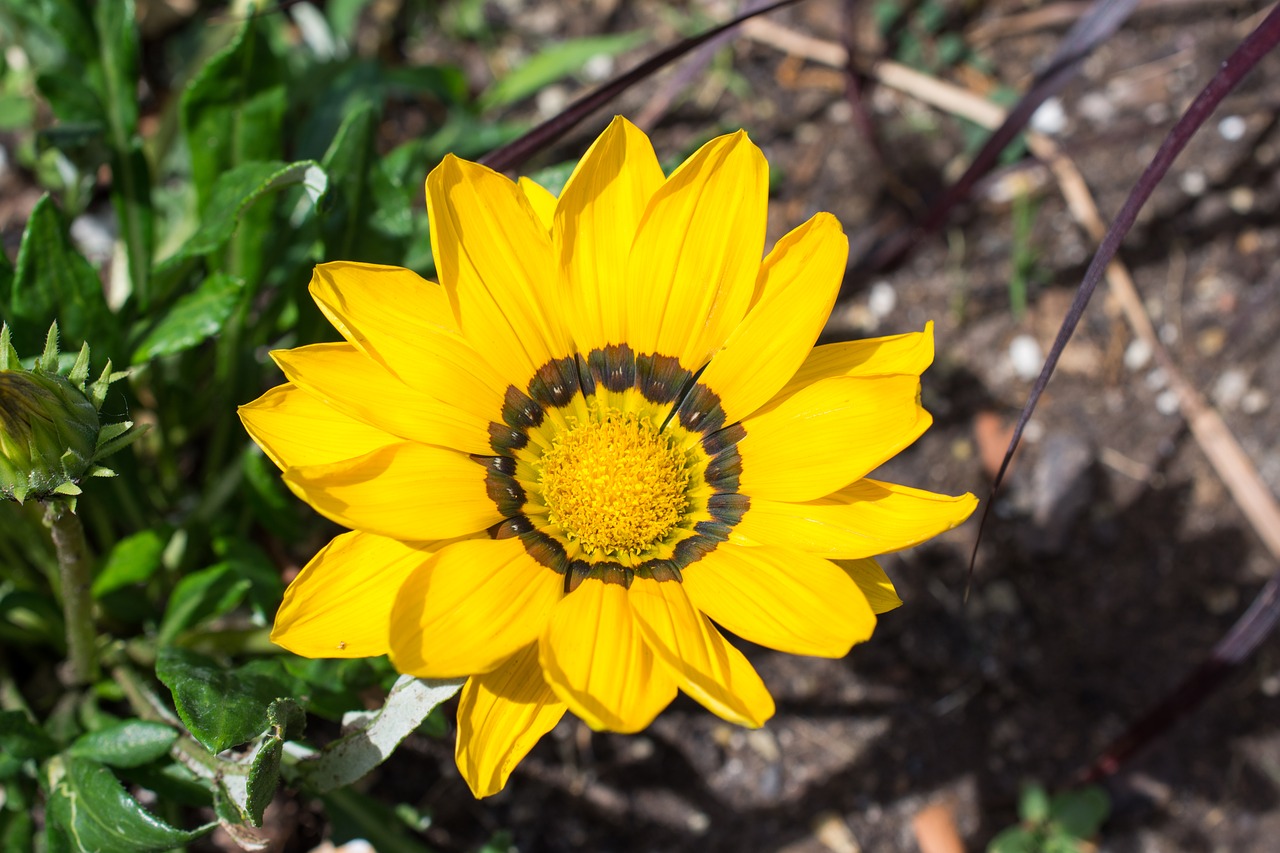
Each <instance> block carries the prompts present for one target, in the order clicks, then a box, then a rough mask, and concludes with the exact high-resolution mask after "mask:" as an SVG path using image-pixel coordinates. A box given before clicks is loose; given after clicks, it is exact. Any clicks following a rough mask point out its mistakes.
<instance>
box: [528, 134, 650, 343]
mask: <svg viewBox="0 0 1280 853" xmlns="http://www.w3.org/2000/svg"><path fill="white" fill-rule="evenodd" d="M662 182H663V175H662V167H661V166H659V165H658V158H657V155H655V154H654V153H653V146H652V145H650V144H649V138H648V137H647V136H645V135H644V133H643V132H641V131H640V129H639V128H637V127H636V126H635V125H633V124H632V123H631V122H629V121H627V120H626V119H624V118H622V117H621V116H619V117H617V118H615V119H614V120H613V121H612V122H610V124H609V126H608V128H606V129H605V131H604V133H602V134H600V137H599V138H598V139H597V140H596V141H595V142H594V143H592V145H591V147H590V148H589V149H587V153H586V154H585V155H584V156H583V158H582V159H581V160H579V161H578V165H577V166H576V167H575V168H574V170H573V174H572V175H570V176H569V180H568V182H567V183H566V184H565V187H564V192H562V193H561V194H560V203H559V206H558V207H557V208H556V218H555V223H556V224H555V228H554V230H553V237H554V239H555V247H556V257H557V258H559V262H560V266H561V268H562V269H563V270H564V281H565V284H566V286H567V288H568V292H567V293H566V294H565V298H564V302H565V310H566V311H568V312H570V323H571V329H572V330H573V336H574V340H575V341H576V342H577V344H578V346H579V348H581V349H582V351H584V352H585V351H589V350H591V349H594V348H599V347H603V346H606V345H608V344H620V343H623V342H624V341H626V338H625V337H624V336H625V334H626V330H625V328H624V327H623V322H624V319H625V301H624V292H625V291H624V290H623V284H624V279H623V275H622V271H623V270H624V269H626V264H627V256H628V255H629V254H630V252H631V244H632V241H634V240H635V236H636V229H637V228H638V227H639V225H640V219H641V217H642V216H643V215H644V211H645V206H646V205H647V204H648V203H649V199H650V198H652V197H653V194H654V193H655V192H657V191H658V188H659V187H661V186H662Z"/></svg>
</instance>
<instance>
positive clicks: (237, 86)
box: [178, 15, 286, 209]
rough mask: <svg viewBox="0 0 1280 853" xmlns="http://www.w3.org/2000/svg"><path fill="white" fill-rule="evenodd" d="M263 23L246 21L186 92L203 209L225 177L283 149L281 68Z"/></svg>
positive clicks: (187, 128) (182, 113) (183, 114)
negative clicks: (214, 189)
mask: <svg viewBox="0 0 1280 853" xmlns="http://www.w3.org/2000/svg"><path fill="white" fill-rule="evenodd" d="M264 24H265V21H264V19H263V16H260V15H246V16H244V25H243V26H242V27H241V29H240V31H239V32H238V33H236V36H235V38H234V39H233V40H232V42H231V43H230V44H229V45H227V47H226V48H224V49H223V50H221V51H220V52H218V53H217V54H216V55H214V56H213V57H212V58H211V59H210V60H209V62H208V63H206V64H205V66H204V67H203V68H202V69H200V71H199V72H198V73H197V74H196V75H195V77H194V78H193V79H192V80H191V83H190V84H189V85H188V86H187V88H186V89H185V90H184V91H183V92H182V96H181V99H180V101H179V106H178V110H179V117H180V119H181V122H182V128H183V131H184V132H185V134H186V137H187V144H188V146H189V148H190V150H191V177H192V179H193V180H194V182H195V185H196V193H197V197H198V198H199V200H200V207H201V208H202V209H203V208H204V207H206V206H207V205H208V204H209V201H210V199H211V198H212V196H213V188H214V184H215V183H216V182H217V180H218V177H219V176H220V175H222V174H223V173H224V172H226V171H227V170H229V169H231V168H233V167H235V166H239V165H243V164H245V163H249V162H251V161H255V160H274V159H276V158H277V157H279V156H280V153H281V151H282V150H283V147H282V143H281V139H282V136H281V133H280V131H281V127H282V124H283V121H284V111H285V105H286V100H285V90H284V86H283V67H282V65H281V63H280V61H279V59H277V58H276V56H275V55H274V54H273V53H272V51H271V46H270V44H269V43H268V42H267V39H266V37H265V36H264V35H263V33H262V32H261V27H262V26H263V25H264Z"/></svg>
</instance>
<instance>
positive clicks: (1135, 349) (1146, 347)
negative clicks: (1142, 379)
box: [1124, 338, 1151, 370]
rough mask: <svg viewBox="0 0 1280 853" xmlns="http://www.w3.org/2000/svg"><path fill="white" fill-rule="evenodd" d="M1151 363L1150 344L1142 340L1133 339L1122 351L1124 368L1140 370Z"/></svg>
mask: <svg viewBox="0 0 1280 853" xmlns="http://www.w3.org/2000/svg"><path fill="white" fill-rule="evenodd" d="M1150 363H1151V344H1149V343H1147V342H1146V341H1144V340H1143V339H1142V338H1134V339H1133V340H1132V341H1130V342H1129V346H1127V347H1125V350H1124V366H1125V367H1127V368H1129V369H1130V370H1141V369H1142V368H1144V367H1146V366H1147V365H1148V364H1150Z"/></svg>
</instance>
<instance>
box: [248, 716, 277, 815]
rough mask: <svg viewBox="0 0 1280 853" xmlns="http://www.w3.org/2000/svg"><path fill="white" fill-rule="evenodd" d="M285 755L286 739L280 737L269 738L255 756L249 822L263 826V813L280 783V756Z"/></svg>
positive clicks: (251, 771)
mask: <svg viewBox="0 0 1280 853" xmlns="http://www.w3.org/2000/svg"><path fill="white" fill-rule="evenodd" d="M282 755H284V741H283V740H281V739H280V738H278V737H271V738H267V740H266V742H265V743H263V745H262V749H260V750H258V754H257V755H255V756H254V757H253V766H252V767H251V768H250V770H249V790H248V795H247V802H246V811H247V812H248V814H249V822H250V823H252V824H253V825H254V826H262V813H263V812H264V811H266V808H267V806H268V805H270V803H271V798H272V797H274V796H275V794H276V788H277V787H278V786H279V784H280V757H281V756H282Z"/></svg>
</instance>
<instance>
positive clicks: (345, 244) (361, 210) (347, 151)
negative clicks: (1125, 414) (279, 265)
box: [321, 103, 395, 263]
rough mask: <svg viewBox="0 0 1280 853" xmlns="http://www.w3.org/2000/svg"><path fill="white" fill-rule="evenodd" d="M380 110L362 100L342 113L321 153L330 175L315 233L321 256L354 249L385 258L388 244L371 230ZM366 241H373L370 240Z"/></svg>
mask: <svg viewBox="0 0 1280 853" xmlns="http://www.w3.org/2000/svg"><path fill="white" fill-rule="evenodd" d="M380 117H381V110H380V109H379V107H378V105H377V104H373V103H364V104H362V105H360V106H359V107H357V108H356V109H355V110H354V111H352V112H350V113H348V114H347V117H346V118H345V119H344V120H343V122H342V126H341V127H340V128H338V133H337V135H336V136H335V137H334V139H333V144H332V145H330V146H329V150H328V151H327V152H326V153H325V155H324V160H323V161H322V165H323V166H324V170H325V172H326V173H327V174H328V175H329V176H330V177H331V178H332V179H333V192H332V193H331V195H330V197H329V200H328V205H327V209H326V210H325V215H324V220H323V222H322V224H321V234H322V235H323V237H324V245H325V256H326V257H330V258H350V257H355V256H356V255H357V254H359V256H360V257H362V258H364V259H366V260H367V261H369V262H371V263H391V262H393V261H394V260H395V259H394V258H392V257H390V255H391V254H392V253H393V252H394V251H395V247H394V245H393V244H392V245H388V241H387V240H385V239H381V240H379V237H380V235H378V234H377V233H376V232H374V231H373V229H372V228H371V225H372V223H373V217H374V215H375V214H376V212H377V206H376V203H375V200H374V198H373V187H372V172H373V170H374V169H375V168H376V164H377V163H378V162H379V161H380V158H379V157H378V152H377V148H376V146H375V141H376V135H377V131H378V121H379V118H380ZM371 242H376V243H378V244H379V245H374V246H370V243H371Z"/></svg>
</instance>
